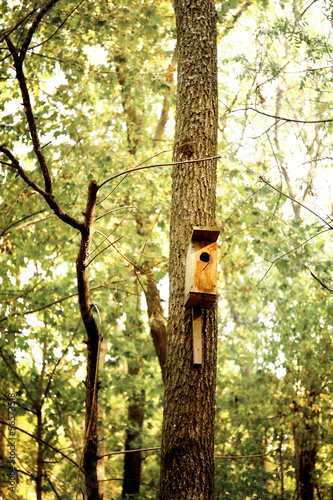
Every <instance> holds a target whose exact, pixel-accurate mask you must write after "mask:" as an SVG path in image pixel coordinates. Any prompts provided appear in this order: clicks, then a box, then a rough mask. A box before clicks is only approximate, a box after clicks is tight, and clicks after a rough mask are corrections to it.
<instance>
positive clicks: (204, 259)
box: [200, 252, 210, 262]
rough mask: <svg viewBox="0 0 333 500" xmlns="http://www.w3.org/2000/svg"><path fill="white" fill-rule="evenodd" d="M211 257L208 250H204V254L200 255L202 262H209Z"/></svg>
mask: <svg viewBox="0 0 333 500" xmlns="http://www.w3.org/2000/svg"><path fill="white" fill-rule="evenodd" d="M209 259H210V257H209V253H207V252H202V254H201V255H200V260H201V261H202V262H209Z"/></svg>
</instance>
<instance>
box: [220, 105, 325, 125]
mask: <svg viewBox="0 0 333 500" xmlns="http://www.w3.org/2000/svg"><path fill="white" fill-rule="evenodd" d="M249 110H250V111H255V112H256V113H258V114H260V115H264V116H268V118H274V119H275V120H282V121H285V122H293V123H330V122H333V118H327V119H326V120H298V119H296V118H287V117H285V116H276V115H271V114H269V113H265V112H264V111H260V110H259V109H256V108H253V107H251V106H248V107H246V108H240V109H234V110H231V111H230V113H236V112H238V111H249Z"/></svg>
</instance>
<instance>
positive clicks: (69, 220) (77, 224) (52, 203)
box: [0, 145, 84, 232]
mask: <svg viewBox="0 0 333 500" xmlns="http://www.w3.org/2000/svg"><path fill="white" fill-rule="evenodd" d="M0 151H1V152H2V153H3V154H5V155H6V156H7V158H9V159H10V161H11V162H12V163H11V165H10V166H11V167H13V168H14V169H15V170H17V172H18V173H19V175H20V177H21V178H22V179H23V180H24V182H26V184H28V185H29V186H30V187H32V188H33V189H34V190H35V191H37V193H39V194H41V195H42V196H43V197H44V199H45V201H46V203H47V204H48V205H49V207H50V208H51V209H52V210H53V212H54V213H55V214H56V215H57V216H58V217H59V219H61V220H62V221H63V222H66V224H69V225H70V226H72V227H73V228H75V229H78V230H79V231H81V232H82V231H83V229H84V222H82V221H80V220H77V219H75V218H74V217H72V216H71V215H69V214H68V213H67V212H65V211H64V210H63V209H62V208H61V206H60V205H59V203H58V202H57V201H56V199H55V197H54V196H53V195H52V194H51V193H48V192H47V191H45V190H44V189H43V188H41V187H40V186H39V185H38V184H37V183H36V182H34V181H33V180H32V179H30V178H29V177H28V176H27V174H26V173H25V171H24V170H23V168H22V167H21V165H20V164H19V162H18V160H17V159H16V158H15V156H14V155H13V154H12V153H11V152H10V151H9V150H8V149H7V148H6V147H5V146H4V145H0Z"/></svg>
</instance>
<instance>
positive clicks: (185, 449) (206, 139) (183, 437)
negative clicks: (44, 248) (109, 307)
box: [160, 0, 218, 500]
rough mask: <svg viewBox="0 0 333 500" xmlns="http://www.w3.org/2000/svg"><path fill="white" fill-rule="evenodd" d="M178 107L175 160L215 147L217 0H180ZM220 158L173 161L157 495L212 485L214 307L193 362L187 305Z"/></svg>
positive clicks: (208, 492) (192, 494) (207, 493)
mask: <svg viewBox="0 0 333 500" xmlns="http://www.w3.org/2000/svg"><path fill="white" fill-rule="evenodd" d="M175 13H176V23H177V62H178V83H177V86H178V88H177V111H176V133H175V142H176V144H175V145H176V149H175V154H174V161H179V160H189V159H194V158H203V157H211V156H214V155H216V150H217V113H218V102H217V46H216V45H217V44H216V21H217V15H216V10H215V5H214V2H213V1H212V0H200V1H199V0H175ZM215 203H216V160H210V161H208V162H202V163H199V164H188V165H180V166H174V167H173V173H172V206H171V221H170V300H169V324H168V346H167V359H166V376H165V402H164V419H163V435H162V452H161V485H160V489H161V491H160V498H161V499H162V500H163V499H164V500H172V499H180V498H182V499H185V498H186V499H189V498H191V499H193V500H196V499H210V498H213V495H214V493H213V490H214V416H215V410H214V406H215V387H216V351H217V308H216V307H215V306H214V307H213V308H212V309H210V310H207V311H204V312H203V362H202V365H201V366H193V353H192V325H191V310H190V309H186V308H185V307H184V281H185V261H186V251H187V246H188V244H189V240H190V236H191V232H192V228H193V226H214V225H215Z"/></svg>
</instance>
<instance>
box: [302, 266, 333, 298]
mask: <svg viewBox="0 0 333 500" xmlns="http://www.w3.org/2000/svg"><path fill="white" fill-rule="evenodd" d="M308 269H309V268H308ZM309 271H310V274H311V276H312V278H314V279H315V280H317V281H318V283H320V284H321V286H322V287H323V288H325V290H328V291H329V292H331V293H333V289H332V288H329V287H328V286H327V285H325V283H323V282H322V281H321V280H320V279H319V278H318V276H316V275H315V274H314V273H313V272H312V271H311V269H309Z"/></svg>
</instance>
